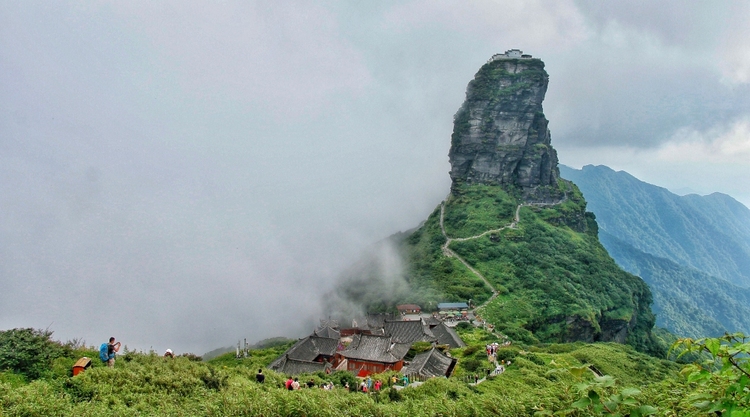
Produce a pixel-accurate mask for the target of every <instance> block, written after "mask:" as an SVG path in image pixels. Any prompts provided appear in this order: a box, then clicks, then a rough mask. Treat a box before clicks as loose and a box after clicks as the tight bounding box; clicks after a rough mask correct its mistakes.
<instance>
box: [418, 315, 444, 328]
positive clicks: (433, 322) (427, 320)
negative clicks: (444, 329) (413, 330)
mask: <svg viewBox="0 0 750 417" xmlns="http://www.w3.org/2000/svg"><path fill="white" fill-rule="evenodd" d="M422 321H423V322H424V324H426V325H428V326H430V328H432V327H433V326H437V325H438V324H440V323H442V322H443V321H442V320H440V319H439V318H437V317H424V318H422Z"/></svg>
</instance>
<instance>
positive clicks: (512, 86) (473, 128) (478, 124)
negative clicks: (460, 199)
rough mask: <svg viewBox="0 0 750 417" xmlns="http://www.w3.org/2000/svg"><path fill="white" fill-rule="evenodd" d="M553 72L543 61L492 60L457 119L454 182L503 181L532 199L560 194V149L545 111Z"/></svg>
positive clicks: (471, 88) (452, 153)
mask: <svg viewBox="0 0 750 417" xmlns="http://www.w3.org/2000/svg"><path fill="white" fill-rule="evenodd" d="M548 81H549V76H548V75H547V72H546V71H545V70H544V63H543V62H542V61H541V60H539V59H510V58H502V59H496V60H493V61H490V62H488V63H487V64H485V65H484V66H482V68H481V69H480V70H479V72H477V74H476V76H475V77H474V79H473V80H472V81H471V82H470V83H469V86H468V88H467V91H466V101H465V102H464V104H463V106H461V108H460V109H459V110H458V113H456V116H455V118H454V127H453V136H452V140H451V149H450V153H449V154H448V155H449V157H450V162H451V172H450V175H451V179H452V180H453V183H454V184H456V182H461V181H464V182H469V183H484V184H499V185H502V186H503V187H504V188H506V189H510V188H515V189H520V190H521V191H522V192H523V194H524V195H525V196H526V197H528V198H530V199H551V198H555V197H559V196H557V195H556V194H557V193H558V192H559V190H558V187H557V180H558V178H559V171H558V168H557V152H555V150H554V149H553V148H552V146H551V145H550V132H549V129H547V124H548V121H547V119H546V118H545V117H544V113H542V101H543V100H544V95H545V93H546V92H547V83H548Z"/></svg>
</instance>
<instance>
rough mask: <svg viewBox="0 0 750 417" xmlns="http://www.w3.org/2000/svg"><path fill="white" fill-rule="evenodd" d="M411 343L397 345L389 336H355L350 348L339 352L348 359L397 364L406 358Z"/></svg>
mask: <svg viewBox="0 0 750 417" xmlns="http://www.w3.org/2000/svg"><path fill="white" fill-rule="evenodd" d="M410 347H411V343H395V342H394V341H392V340H391V338H390V337H387V336H375V335H369V334H358V335H354V337H353V338H352V342H351V343H350V344H349V346H348V347H347V348H346V349H344V350H342V351H341V352H339V353H340V354H341V356H343V357H345V358H347V359H355V360H363V361H369V362H380V363H396V362H398V361H400V360H401V359H403V358H404V356H406V352H408V351H409V348H410Z"/></svg>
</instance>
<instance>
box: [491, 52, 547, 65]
mask: <svg viewBox="0 0 750 417" xmlns="http://www.w3.org/2000/svg"><path fill="white" fill-rule="evenodd" d="M498 59H534V58H532V56H531V55H529V54H524V53H523V51H522V50H520V49H508V50H507V51H505V53H504V54H495V55H492V58H490V60H489V61H487V62H492V61H497V60H498ZM536 59H539V58H536Z"/></svg>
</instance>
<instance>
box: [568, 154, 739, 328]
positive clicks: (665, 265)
mask: <svg viewBox="0 0 750 417" xmlns="http://www.w3.org/2000/svg"><path fill="white" fill-rule="evenodd" d="M560 172H561V174H562V176H563V177H566V178H571V179H573V180H574V181H576V183H577V184H580V187H581V190H582V191H583V193H584V195H585V196H587V200H588V201H589V202H590V204H589V208H590V209H591V210H592V211H593V212H594V213H595V214H596V217H597V221H598V223H599V225H600V231H599V238H600V240H601V242H602V244H603V245H604V246H605V247H606V248H607V250H608V252H609V253H610V255H612V257H613V258H614V259H615V260H616V261H617V263H618V264H619V265H620V266H622V267H623V268H624V269H625V270H627V271H628V272H630V273H633V274H636V275H639V276H641V277H642V278H643V279H644V280H645V281H646V282H647V283H648V284H649V286H650V287H651V291H652V293H653V295H654V312H655V313H656V315H657V321H656V323H657V325H658V326H662V327H665V328H667V329H668V330H670V331H672V332H674V333H675V334H678V335H683V336H692V337H702V336H717V335H721V334H724V333H725V332H730V333H731V332H736V331H743V332H748V331H750V289H748V288H746V287H744V286H742V285H736V284H733V283H732V282H740V283H743V282H745V280H744V275H743V274H740V273H745V274H746V273H747V270H744V269H743V265H745V264H746V263H747V262H750V255H748V254H747V253H750V250H749V249H747V248H748V246H749V245H747V244H746V243H744V242H750V210H748V209H747V208H746V207H745V206H743V205H742V204H741V203H739V202H737V201H735V200H734V199H732V198H731V197H729V196H727V195H724V194H720V193H714V194H711V195H708V196H703V197H701V196H698V195H687V196H682V197H680V196H677V195H675V194H672V193H670V192H669V191H668V190H666V189H664V188H661V187H657V186H654V185H651V184H647V183H645V182H643V181H640V180H638V179H637V178H635V177H633V176H632V175H630V174H628V173H626V172H622V171H621V172H615V171H613V170H612V169H610V168H608V167H605V166H598V167H594V166H586V167H584V168H583V169H582V170H574V169H571V168H568V167H565V166H561V167H560ZM650 227H653V229H650ZM727 247H730V249H733V250H725V249H723V248H727ZM686 259H687V260H686ZM688 261H690V262H688ZM701 268H702V269H701ZM707 271H714V272H719V274H717V275H713V274H711V273H709V272H707ZM735 272H736V273H738V274H740V275H739V277H737V275H733V274H734V273H735ZM732 276H734V277H735V278H734V279H733V280H728V279H727V277H732ZM730 281H732V282H730Z"/></svg>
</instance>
